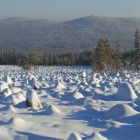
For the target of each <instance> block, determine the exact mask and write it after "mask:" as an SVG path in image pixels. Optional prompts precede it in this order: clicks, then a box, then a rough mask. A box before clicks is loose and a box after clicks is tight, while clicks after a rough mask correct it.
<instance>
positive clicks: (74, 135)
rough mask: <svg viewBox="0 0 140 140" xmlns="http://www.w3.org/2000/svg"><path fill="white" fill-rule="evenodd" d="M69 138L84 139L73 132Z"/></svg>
mask: <svg viewBox="0 0 140 140" xmlns="http://www.w3.org/2000/svg"><path fill="white" fill-rule="evenodd" d="M67 140H82V139H81V137H80V136H79V134H78V133H75V132H72V133H71V134H70V136H69V138H68V139H67Z"/></svg>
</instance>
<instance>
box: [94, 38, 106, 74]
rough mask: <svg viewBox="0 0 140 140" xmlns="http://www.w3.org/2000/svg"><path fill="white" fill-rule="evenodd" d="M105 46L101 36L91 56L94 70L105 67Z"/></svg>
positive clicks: (99, 70) (104, 68)
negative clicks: (92, 56)
mask: <svg viewBox="0 0 140 140" xmlns="http://www.w3.org/2000/svg"><path fill="white" fill-rule="evenodd" d="M106 59H107V58H106V47H105V40H104V39H103V38H101V39H100V41H99V42H98V46H97V47H96V49H95V54H94V58H93V69H94V71H95V72H102V71H105V70H106V68H107V63H106Z"/></svg>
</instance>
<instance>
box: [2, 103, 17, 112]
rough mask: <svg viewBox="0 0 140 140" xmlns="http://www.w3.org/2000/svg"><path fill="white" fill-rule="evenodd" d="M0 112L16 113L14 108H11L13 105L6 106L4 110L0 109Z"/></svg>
mask: <svg viewBox="0 0 140 140" xmlns="http://www.w3.org/2000/svg"><path fill="white" fill-rule="evenodd" d="M1 111H4V112H7V113H8V112H16V110H15V108H14V107H13V105H7V106H5V107H4V108H2V109H1Z"/></svg>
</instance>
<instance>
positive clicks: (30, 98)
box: [26, 89, 42, 109]
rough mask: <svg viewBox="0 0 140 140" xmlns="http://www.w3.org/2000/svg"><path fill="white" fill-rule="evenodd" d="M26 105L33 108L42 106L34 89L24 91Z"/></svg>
mask: <svg viewBox="0 0 140 140" xmlns="http://www.w3.org/2000/svg"><path fill="white" fill-rule="evenodd" d="M26 105H27V107H32V108H34V109H39V108H42V105H41V103H40V100H39V98H38V95H37V93H36V91H35V90H34V89H29V90H27V93H26Z"/></svg>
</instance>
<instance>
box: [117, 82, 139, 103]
mask: <svg viewBox="0 0 140 140" xmlns="http://www.w3.org/2000/svg"><path fill="white" fill-rule="evenodd" d="M117 87H118V92H117V93H116V96H115V97H116V99H118V100H124V101H132V100H135V99H136V98H137V95H136V94H135V92H134V90H133V88H132V86H131V85H130V84H129V83H127V82H120V83H117Z"/></svg>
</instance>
